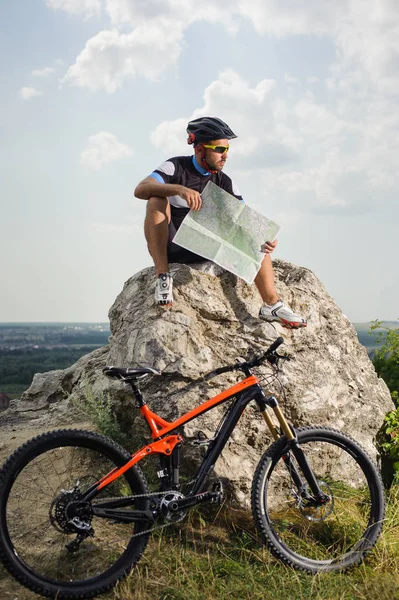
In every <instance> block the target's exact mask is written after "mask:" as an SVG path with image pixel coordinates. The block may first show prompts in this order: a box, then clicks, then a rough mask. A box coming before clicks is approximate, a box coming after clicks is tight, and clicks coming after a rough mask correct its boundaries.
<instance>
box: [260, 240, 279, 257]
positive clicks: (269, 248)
mask: <svg viewBox="0 0 399 600" xmlns="http://www.w3.org/2000/svg"><path fill="white" fill-rule="evenodd" d="M276 246H277V240H274V242H265V243H264V244H263V245H262V248H261V249H262V252H264V253H265V254H271V253H272V252H273V250H274V249H275V247H276Z"/></svg>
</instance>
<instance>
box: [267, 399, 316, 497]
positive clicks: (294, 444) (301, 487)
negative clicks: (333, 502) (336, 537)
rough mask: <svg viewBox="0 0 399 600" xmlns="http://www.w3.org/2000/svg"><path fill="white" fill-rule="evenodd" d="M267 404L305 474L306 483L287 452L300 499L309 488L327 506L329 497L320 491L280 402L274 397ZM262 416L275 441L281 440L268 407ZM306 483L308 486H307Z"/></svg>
mask: <svg viewBox="0 0 399 600" xmlns="http://www.w3.org/2000/svg"><path fill="white" fill-rule="evenodd" d="M267 404H268V405H269V406H270V407H271V408H272V409H273V412H274V414H275V415H276V418H277V420H278V422H279V424H280V427H281V430H282V432H283V433H284V436H285V438H286V439H287V441H288V443H289V446H290V451H291V452H292V454H293V455H294V456H295V459H296V462H297V463H298V465H299V467H300V469H301V471H302V473H303V477H304V478H305V480H306V482H305V481H304V480H303V478H302V477H301V474H300V473H299V470H298V468H297V466H296V465H295V463H293V461H292V460H291V456H290V452H287V454H285V455H284V456H283V461H284V464H285V465H286V467H287V469H288V471H289V473H290V476H291V478H292V481H293V483H294V484H295V486H296V488H297V490H298V494H299V496H300V497H306V496H308V492H307V489H308V487H309V488H310V489H311V491H312V494H313V496H314V498H315V499H316V500H317V501H318V502H321V503H322V504H325V503H326V502H327V501H328V496H326V494H324V493H323V492H322V490H321V489H320V486H319V483H318V481H317V479H316V477H315V476H314V474H313V471H312V469H311V468H310V466H309V463H308V461H307V459H306V456H305V454H304V452H303V450H302V448H301V447H300V446H299V444H298V440H297V438H296V435H295V429H294V428H293V427H291V426H290V424H289V423H288V421H287V420H286V418H285V417H284V415H283V413H282V411H281V409H280V407H279V405H278V402H277V400H276V398H275V397H274V396H270V397H269V398H267ZM261 414H262V416H263V418H264V420H265V423H266V425H267V427H268V429H269V430H270V432H271V434H272V436H273V438H274V439H275V440H277V439H279V438H280V437H281V436H280V434H279V432H278V431H277V429H276V427H275V426H274V423H273V421H272V419H271V417H270V415H269V413H268V412H267V409H266V406H265V407H264V408H263V410H261ZM306 483H307V484H308V485H306Z"/></svg>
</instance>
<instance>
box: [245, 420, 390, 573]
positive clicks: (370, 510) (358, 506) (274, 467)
mask: <svg viewBox="0 0 399 600" xmlns="http://www.w3.org/2000/svg"><path fill="white" fill-rule="evenodd" d="M296 434H297V436H298V443H299V446H300V448H301V450H302V451H303V453H304V455H305V457H306V459H307V462H308V464H309V466H310V467H311V469H312V471H313V474H314V475H315V477H316V480H317V481H318V484H319V486H320V489H321V490H322V492H323V493H324V494H326V495H327V497H328V498H329V500H328V501H327V503H326V504H325V505H317V503H312V502H309V497H310V496H311V491H310V489H309V487H308V485H307V483H306V479H305V477H304V475H303V473H302V472H301V469H300V467H299V465H298V463H297V461H296V459H295V457H294V455H293V452H292V450H290V446H289V443H288V442H287V440H286V439H285V438H284V437H283V438H280V439H279V440H277V441H276V442H275V443H274V444H273V445H272V446H271V447H270V448H269V449H268V450H267V451H266V452H265V454H264V455H263V456H262V458H261V460H260V462H259V465H258V467H257V469H256V472H255V475H254V479H253V484H252V511H253V516H254V521H255V525H256V528H257V529H258V531H259V533H260V534H261V536H262V538H263V540H264V542H265V543H266V544H267V546H268V547H269V549H270V551H271V552H272V553H273V554H274V555H275V556H276V557H277V558H278V559H280V560H281V561H283V562H284V563H286V564H287V565H289V566H291V567H294V568H296V569H300V570H303V571H307V572H310V573H317V572H319V571H342V570H345V569H347V568H349V567H352V566H354V565H356V564H358V563H360V562H361V561H362V560H363V558H364V556H365V554H366V553H367V552H368V551H369V550H370V549H371V548H372V547H373V546H374V545H375V543H376V541H377V539H378V536H379V535H380V532H381V527H382V521H383V518H384V492H383V486H382V482H381V478H380V475H379V473H378V471H377V469H376V467H375V465H374V464H373V462H372V461H371V459H370V458H369V456H368V455H367V454H366V452H365V451H364V450H363V449H362V448H361V447H360V446H359V445H358V444H357V443H356V442H355V441H354V440H352V439H351V438H349V437H347V436H345V435H343V434H342V433H340V432H338V431H335V430H333V429H328V428H311V427H304V428H300V429H297V430H296ZM287 457H288V463H289V462H290V463H291V465H292V466H291V467H289V466H287V464H288V463H287ZM293 469H296V471H297V472H298V473H299V475H300V477H301V479H302V480H303V482H304V483H305V484H306V486H305V488H306V489H305V490H304V492H305V493H304V494H300V493H298V489H297V487H296V485H295V484H294V481H293Z"/></svg>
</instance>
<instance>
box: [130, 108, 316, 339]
mask: <svg viewBox="0 0 399 600" xmlns="http://www.w3.org/2000/svg"><path fill="white" fill-rule="evenodd" d="M187 133H188V140H187V142H188V144H193V146H194V155H193V156H177V157H174V158H169V159H168V160H167V161H165V162H164V163H163V164H162V165H161V166H160V167H158V168H157V169H155V171H153V173H151V175H149V176H148V177H146V178H145V179H143V180H142V181H141V182H140V183H139V184H138V186H137V187H136V189H135V192H134V195H135V196H136V197H137V198H140V199H142V200H148V202H147V212H146V218H145V223H144V232H145V237H146V240H147V245H148V250H149V252H150V254H151V257H152V259H153V261H154V265H155V272H156V276H157V281H156V289H155V300H156V302H157V303H158V304H159V305H161V306H170V305H171V304H172V303H173V279H172V276H171V275H170V273H169V266H168V265H169V262H174V263H183V264H190V263H198V262H204V261H206V260H207V259H205V258H203V257H202V256H198V255H197V254H194V253H193V252H190V251H189V250H186V249H185V248H182V247H181V246H178V245H177V244H175V243H173V242H172V239H173V237H174V235H175V233H176V231H177V229H178V228H179V227H180V225H181V223H182V221H183V219H184V217H185V216H186V214H187V213H188V212H189V211H190V209H191V210H200V208H201V196H200V194H201V192H202V191H203V189H204V188H205V186H206V184H207V183H208V181H212V182H213V183H214V184H216V185H217V186H219V187H220V188H222V189H224V190H226V191H227V192H228V193H229V194H232V195H233V196H235V197H236V198H237V199H238V200H240V201H241V202H242V201H243V199H242V197H241V194H240V191H239V190H238V188H237V186H236V185H235V184H234V183H233V182H232V180H231V179H230V177H228V176H227V175H226V174H225V173H223V167H224V165H225V162H226V160H227V153H228V150H229V140H231V139H233V138H236V137H237V136H236V135H235V134H234V133H233V131H232V130H231V129H230V127H229V126H228V125H226V123H224V122H223V121H222V120H221V119H217V118H216V117H201V118H199V119H195V120H193V121H190V122H189V123H188V126H187ZM276 245H277V240H275V241H266V242H265V245H264V252H265V257H264V259H263V261H262V265H261V267H260V269H259V271H258V273H257V275H256V278H255V285H256V287H257V288H258V290H259V293H260V295H261V297H262V300H263V305H262V306H261V308H260V311H259V317H260V318H261V319H264V320H265V321H269V322H271V321H278V322H280V323H281V324H282V325H283V326H285V327H288V328H298V327H306V320H305V319H303V318H302V317H300V316H299V315H297V314H295V313H294V312H293V311H292V310H291V309H290V308H289V307H288V306H287V305H286V304H284V302H283V301H282V300H280V299H279V298H278V295H277V292H276V288H275V285H274V272H273V266H272V262H271V258H270V254H271V253H272V252H273V250H274V248H275V247H276Z"/></svg>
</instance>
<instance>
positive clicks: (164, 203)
mask: <svg viewBox="0 0 399 600" xmlns="http://www.w3.org/2000/svg"><path fill="white" fill-rule="evenodd" d="M152 213H162V214H164V215H165V216H166V217H168V220H170V205H169V201H168V199H167V198H160V197H158V196H151V198H149V199H148V200H147V215H148V214H152Z"/></svg>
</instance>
